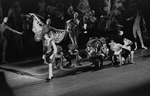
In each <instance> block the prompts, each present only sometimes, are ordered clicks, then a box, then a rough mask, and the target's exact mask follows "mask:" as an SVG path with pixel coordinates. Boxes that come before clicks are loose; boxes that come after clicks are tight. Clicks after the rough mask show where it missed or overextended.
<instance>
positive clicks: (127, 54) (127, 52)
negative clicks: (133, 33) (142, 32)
mask: <svg viewBox="0 0 150 96" xmlns="http://www.w3.org/2000/svg"><path fill="white" fill-rule="evenodd" d="M123 42H124V45H123V46H122V49H123V50H122V57H123V58H124V59H125V60H126V59H128V62H129V63H134V60H133V57H134V49H133V47H132V44H133V42H132V41H130V40H129V39H127V38H124V40H123Z"/></svg>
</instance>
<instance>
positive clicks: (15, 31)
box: [6, 26, 22, 35]
mask: <svg viewBox="0 0 150 96" xmlns="http://www.w3.org/2000/svg"><path fill="white" fill-rule="evenodd" d="M6 28H7V29H8V30H10V31H12V32H14V33H17V34H20V35H22V32H19V31H17V30H14V29H12V28H10V27H8V26H6Z"/></svg>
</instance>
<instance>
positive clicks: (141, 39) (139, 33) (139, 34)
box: [137, 29, 147, 49]
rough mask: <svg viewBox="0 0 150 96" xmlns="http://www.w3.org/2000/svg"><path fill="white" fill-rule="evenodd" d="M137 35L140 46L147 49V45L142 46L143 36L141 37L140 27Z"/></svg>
mask: <svg viewBox="0 0 150 96" xmlns="http://www.w3.org/2000/svg"><path fill="white" fill-rule="evenodd" d="M137 35H138V36H139V39H140V43H141V47H142V48H144V49H147V47H145V46H144V42H143V38H142V34H141V30H140V29H138V30H137Z"/></svg>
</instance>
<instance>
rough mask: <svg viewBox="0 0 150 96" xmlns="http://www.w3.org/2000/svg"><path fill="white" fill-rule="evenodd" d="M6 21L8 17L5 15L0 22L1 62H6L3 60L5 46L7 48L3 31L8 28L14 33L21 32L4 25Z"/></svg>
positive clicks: (4, 57)
mask: <svg viewBox="0 0 150 96" xmlns="http://www.w3.org/2000/svg"><path fill="white" fill-rule="evenodd" d="M7 21H8V18H7V17H5V18H4V20H3V22H2V23H1V24H0V44H1V46H2V63H7V62H6V60H5V59H6V48H7V39H6V33H5V32H6V30H7V29H8V30H10V31H12V32H14V33H17V34H22V33H20V32H18V31H16V30H14V29H12V28H10V27H8V26H7V25H6V23H7Z"/></svg>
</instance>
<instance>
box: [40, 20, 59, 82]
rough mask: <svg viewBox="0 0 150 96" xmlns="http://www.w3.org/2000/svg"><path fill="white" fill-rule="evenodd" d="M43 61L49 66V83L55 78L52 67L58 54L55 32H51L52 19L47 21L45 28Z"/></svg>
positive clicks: (43, 31)
mask: <svg viewBox="0 0 150 96" xmlns="http://www.w3.org/2000/svg"><path fill="white" fill-rule="evenodd" d="M42 33H43V52H44V55H43V59H44V63H45V64H48V72H49V75H48V78H46V82H49V81H50V80H51V79H52V77H53V70H52V65H53V64H54V63H55V55H56V54H57V47H56V44H55V41H54V33H53V30H50V19H47V21H46V25H45V26H43V29H42Z"/></svg>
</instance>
